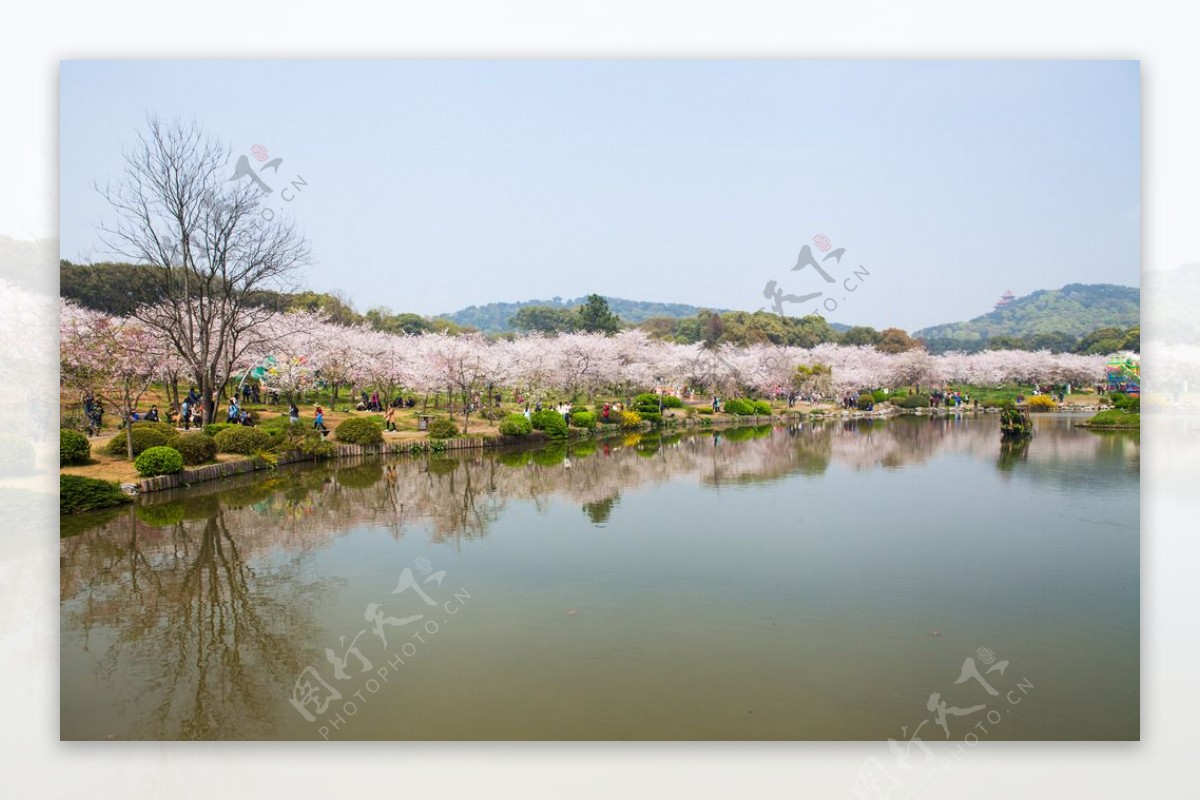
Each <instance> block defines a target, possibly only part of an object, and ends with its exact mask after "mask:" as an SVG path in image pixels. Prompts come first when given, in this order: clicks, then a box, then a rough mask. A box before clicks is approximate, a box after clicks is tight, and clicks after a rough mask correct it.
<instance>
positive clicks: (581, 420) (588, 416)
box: [571, 412, 596, 429]
mask: <svg viewBox="0 0 1200 801" xmlns="http://www.w3.org/2000/svg"><path fill="white" fill-rule="evenodd" d="M571 425H573V426H575V427H576V428H587V429H592V428H595V427H596V415H594V414H592V413H591V412H575V414H573V415H571Z"/></svg>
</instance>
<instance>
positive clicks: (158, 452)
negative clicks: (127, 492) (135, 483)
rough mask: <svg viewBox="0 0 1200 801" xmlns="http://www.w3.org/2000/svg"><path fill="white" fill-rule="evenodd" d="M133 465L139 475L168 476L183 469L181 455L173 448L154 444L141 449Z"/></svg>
mask: <svg viewBox="0 0 1200 801" xmlns="http://www.w3.org/2000/svg"><path fill="white" fill-rule="evenodd" d="M133 466H134V467H136V468H137V471H138V475H140V476H168V475H171V474H173V473H178V472H179V471H180V470H182V469H183V457H182V456H180V455H179V451H177V450H175V449H174V448H169V447H167V446H166V445H155V446H154V447H153V448H147V449H146V450H144V451H142V453H141V455H140V456H138V458H137V459H136V460H135V461H134V463H133Z"/></svg>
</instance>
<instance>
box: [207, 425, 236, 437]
mask: <svg viewBox="0 0 1200 801" xmlns="http://www.w3.org/2000/svg"><path fill="white" fill-rule="evenodd" d="M227 428H245V426H243V425H238V424H237V423H209V424H208V425H206V426H205V427H204V433H205V434H208V435H209V436H210V437H213V438H216V436H217V434H219V433H220V432H222V431H224V430H225V429H227Z"/></svg>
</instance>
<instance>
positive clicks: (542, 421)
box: [529, 409, 566, 431]
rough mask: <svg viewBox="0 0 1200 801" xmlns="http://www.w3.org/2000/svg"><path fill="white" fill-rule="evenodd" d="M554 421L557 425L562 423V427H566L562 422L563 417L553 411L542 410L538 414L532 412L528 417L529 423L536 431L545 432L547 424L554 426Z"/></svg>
mask: <svg viewBox="0 0 1200 801" xmlns="http://www.w3.org/2000/svg"><path fill="white" fill-rule="evenodd" d="M555 420H558V422H559V423H562V424H563V426H564V427H565V426H566V421H565V420H563V416H562V415H561V414H559V413H558V412H556V411H555V410H554V409H542V410H541V411H540V412H534V413H533V414H532V415H530V417H529V421H530V423H531V424H532V425H533V427H534V428H535V429H537V430H538V431H545V430H546V426H547V424H549V425H551V426H556V425H557V424H556V423H555V422H554V421H555Z"/></svg>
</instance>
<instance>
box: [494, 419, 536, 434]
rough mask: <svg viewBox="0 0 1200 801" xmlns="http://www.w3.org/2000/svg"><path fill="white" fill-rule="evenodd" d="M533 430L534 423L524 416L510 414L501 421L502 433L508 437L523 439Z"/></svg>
mask: <svg viewBox="0 0 1200 801" xmlns="http://www.w3.org/2000/svg"><path fill="white" fill-rule="evenodd" d="M532 430H533V423H531V422H529V420H527V419H525V415H523V414H510V415H508V416H507V417H505V418H504V419H503V420H501V421H500V433H501V434H503V435H505V436H506V437H523V436H526V435H527V434H528V433H529V432H530V431H532Z"/></svg>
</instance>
